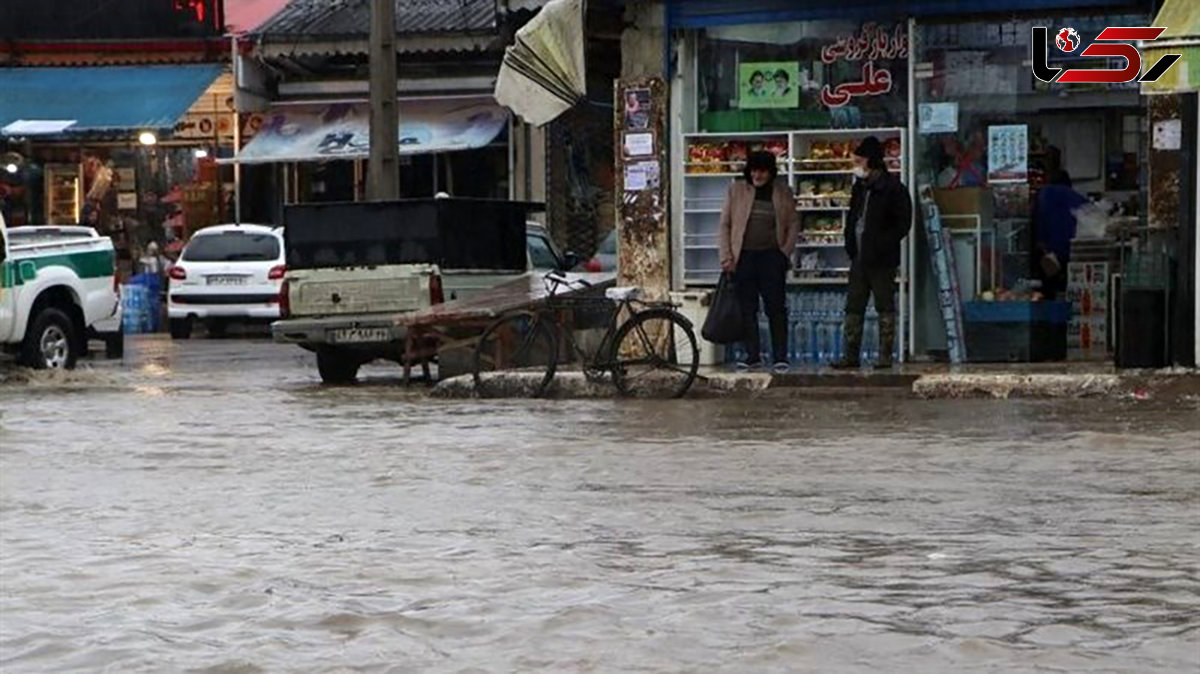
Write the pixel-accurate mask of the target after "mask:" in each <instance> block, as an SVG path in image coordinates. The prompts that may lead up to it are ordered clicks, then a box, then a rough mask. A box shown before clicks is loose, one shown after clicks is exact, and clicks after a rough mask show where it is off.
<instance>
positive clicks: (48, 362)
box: [21, 307, 80, 370]
mask: <svg viewBox="0 0 1200 674" xmlns="http://www.w3.org/2000/svg"><path fill="white" fill-rule="evenodd" d="M79 343H80V340H79V339H78V338H77V336H76V332H75V324H74V323H73V322H72V321H71V317H70V316H68V315H67V314H66V313H64V312H63V311H62V310H61V309H55V308H52V307H51V308H47V309H43V310H42V311H41V313H39V314H38V315H37V318H35V319H34V320H33V325H32V326H31V327H30V329H29V331H28V332H26V333H25V342H24V343H23V344H22V345H21V360H22V362H24V363H25V364H26V365H28V366H29V367H32V368H34V369H35V370H70V369H73V368H74V367H75V361H76V360H78V359H79Z"/></svg>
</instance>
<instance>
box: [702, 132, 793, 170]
mask: <svg viewBox="0 0 1200 674" xmlns="http://www.w3.org/2000/svg"><path fill="white" fill-rule="evenodd" d="M764 151H765V152H770V153H771V154H773V155H775V156H776V158H778V160H779V162H780V167H779V168H780V171H785V170H786V164H787V155H788V144H787V141H786V140H768V141H758V142H746V141H741V140H730V141H711V142H708V141H693V142H692V143H691V144H690V145H688V153H687V154H688V161H687V166H686V167H685V168H686V172H687V173H740V172H741V171H743V170H744V169H745V168H746V158H747V157H749V156H750V154H751V153H753V152H764Z"/></svg>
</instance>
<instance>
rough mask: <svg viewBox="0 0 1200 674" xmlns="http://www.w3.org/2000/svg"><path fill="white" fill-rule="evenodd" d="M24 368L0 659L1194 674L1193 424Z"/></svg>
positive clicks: (258, 361) (19, 667)
mask: <svg viewBox="0 0 1200 674" xmlns="http://www.w3.org/2000/svg"><path fill="white" fill-rule="evenodd" d="M366 374H367V381H366V383H365V384H364V385H360V386H357V387H353V388H334V389H330V388H323V387H321V386H319V385H318V384H317V378H316V372H315V365H314V363H313V361H312V359H311V358H310V357H309V356H307V355H306V354H304V353H303V352H301V351H299V350H297V349H294V348H290V347H281V346H276V345H273V344H271V343H269V342H266V341H243V340H216V341H204V340H193V341H190V342H187V343H183V344H172V343H171V342H170V341H168V340H162V339H149V340H142V341H139V342H137V343H135V344H133V345H131V346H130V347H129V350H128V353H127V362H126V364H125V365H124V366H118V365H115V364H111V363H99V364H96V365H93V366H91V367H90V368H89V369H85V370H82V371H79V372H75V373H70V374H68V375H66V376H47V375H41V374H35V375H28V374H26V373H19V372H15V371H14V370H12V369H11V368H9V367H7V366H5V365H0V382H2V383H0V670H2V671H4V672H6V673H8V672H67V671H87V672H97V671H101V672H102V671H111V672H141V671H146V672H160V671H201V672H238V673H244V672H289V671H302V672H326V671H328V672H334V671H337V672H343V671H362V672H474V671H479V672H483V671H488V672H491V671H548V672H574V671H604V672H607V671H635V672H636V671H645V672H693V671H723V672H791V671H817V672H928V673H938V672H946V673H949V672H954V673H958V672H1196V671H1200V610H1198V609H1200V522H1198V515H1200V405H1198V404H1196V403H1194V402H1192V403H1182V404H1181V403H1177V402H1170V403H1168V402H1165V401H1148V402H1138V401H1115V400H1090V401H1053V402H1051V401H1046V402H1019V401H990V400H989V401H973V400H964V401H921V400H912V399H890V398H871V399H864V400H861V401H845V400H837V401H820V400H803V401H798V400H771V399H760V400H688V401H680V402H649V403H647V402H632V403H631V402H626V401H617V400H599V401H595V400H593V401H470V400H466V401H446V400H430V399H428V398H426V397H425V396H424V395H423V391H422V390H421V389H417V390H405V389H403V388H402V387H400V386H399V383H398V380H399V370H398V368H396V367H394V366H379V367H372V368H370V369H369V370H368V371H367V372H366Z"/></svg>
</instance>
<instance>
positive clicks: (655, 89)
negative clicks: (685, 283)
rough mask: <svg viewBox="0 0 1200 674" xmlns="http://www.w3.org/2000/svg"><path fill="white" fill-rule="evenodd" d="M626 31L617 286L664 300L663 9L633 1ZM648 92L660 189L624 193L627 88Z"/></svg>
mask: <svg viewBox="0 0 1200 674" xmlns="http://www.w3.org/2000/svg"><path fill="white" fill-rule="evenodd" d="M625 20H626V22H627V26H628V27H627V28H626V29H625V31H624V32H623V33H622V36H621V61H622V63H621V74H622V77H621V80H620V81H619V82H618V83H617V88H618V92H617V93H618V97H617V105H616V107H615V111H616V115H615V117H614V121H613V124H614V129H615V133H614V135H613V143H614V149H616V152H615V157H616V164H617V167H616V168H617V172H616V181H615V182H616V194H615V195H614V196H615V198H616V203H617V204H618V208H617V227H618V237H617V241H618V244H617V259H618V269H619V271H618V279H617V281H618V283H619V284H621V285H634V286H639V287H641V288H642V289H643V290H644V291H645V292H646V294H647V296H649V297H651V298H655V299H665V298H666V297H667V293H668V292H669V291H670V288H671V257H670V255H671V228H670V220H669V218H668V215H667V214H668V211H669V204H670V184H671V165H670V162H669V156H668V154H667V151H666V150H667V147H668V146H669V138H668V136H667V131H668V125H667V113H668V111H669V109H670V105H669V95H668V89H667V86H666V84H665V83H664V81H663V79H662V77H663V39H664V31H663V5H662V3H661V2H631V3H629V5H628V6H627V7H626V13H625ZM623 86H624V87H647V88H650V89H651V91H652V98H653V101H654V110H653V114H652V116H651V123H650V129H649V131H650V132H651V133H653V134H654V136H655V143H656V145H655V155H654V159H655V160H656V161H657V162H658V163H659V165H660V169H659V170H660V175H659V185H658V187H657V188H656V189H649V190H642V191H638V192H625V191H624V164H625V158H624V156H623V152H622V132H623V131H625V124H624V117H625V101H624V100H623V98H624V97H623V96H620V92H621V89H622V87H623Z"/></svg>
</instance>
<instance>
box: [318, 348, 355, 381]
mask: <svg viewBox="0 0 1200 674" xmlns="http://www.w3.org/2000/svg"><path fill="white" fill-rule="evenodd" d="M360 367H362V363H361V362H360V361H359V360H358V359H357V358H355V357H354V356H353V355H351V354H349V353H346V352H345V351H339V350H337V349H333V348H328V347H326V348H323V349H320V350H318V351H317V372H319V373H320V374H321V381H322V382H324V383H326V384H353V383H354V382H355V381H357V380H358V368H360Z"/></svg>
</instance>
